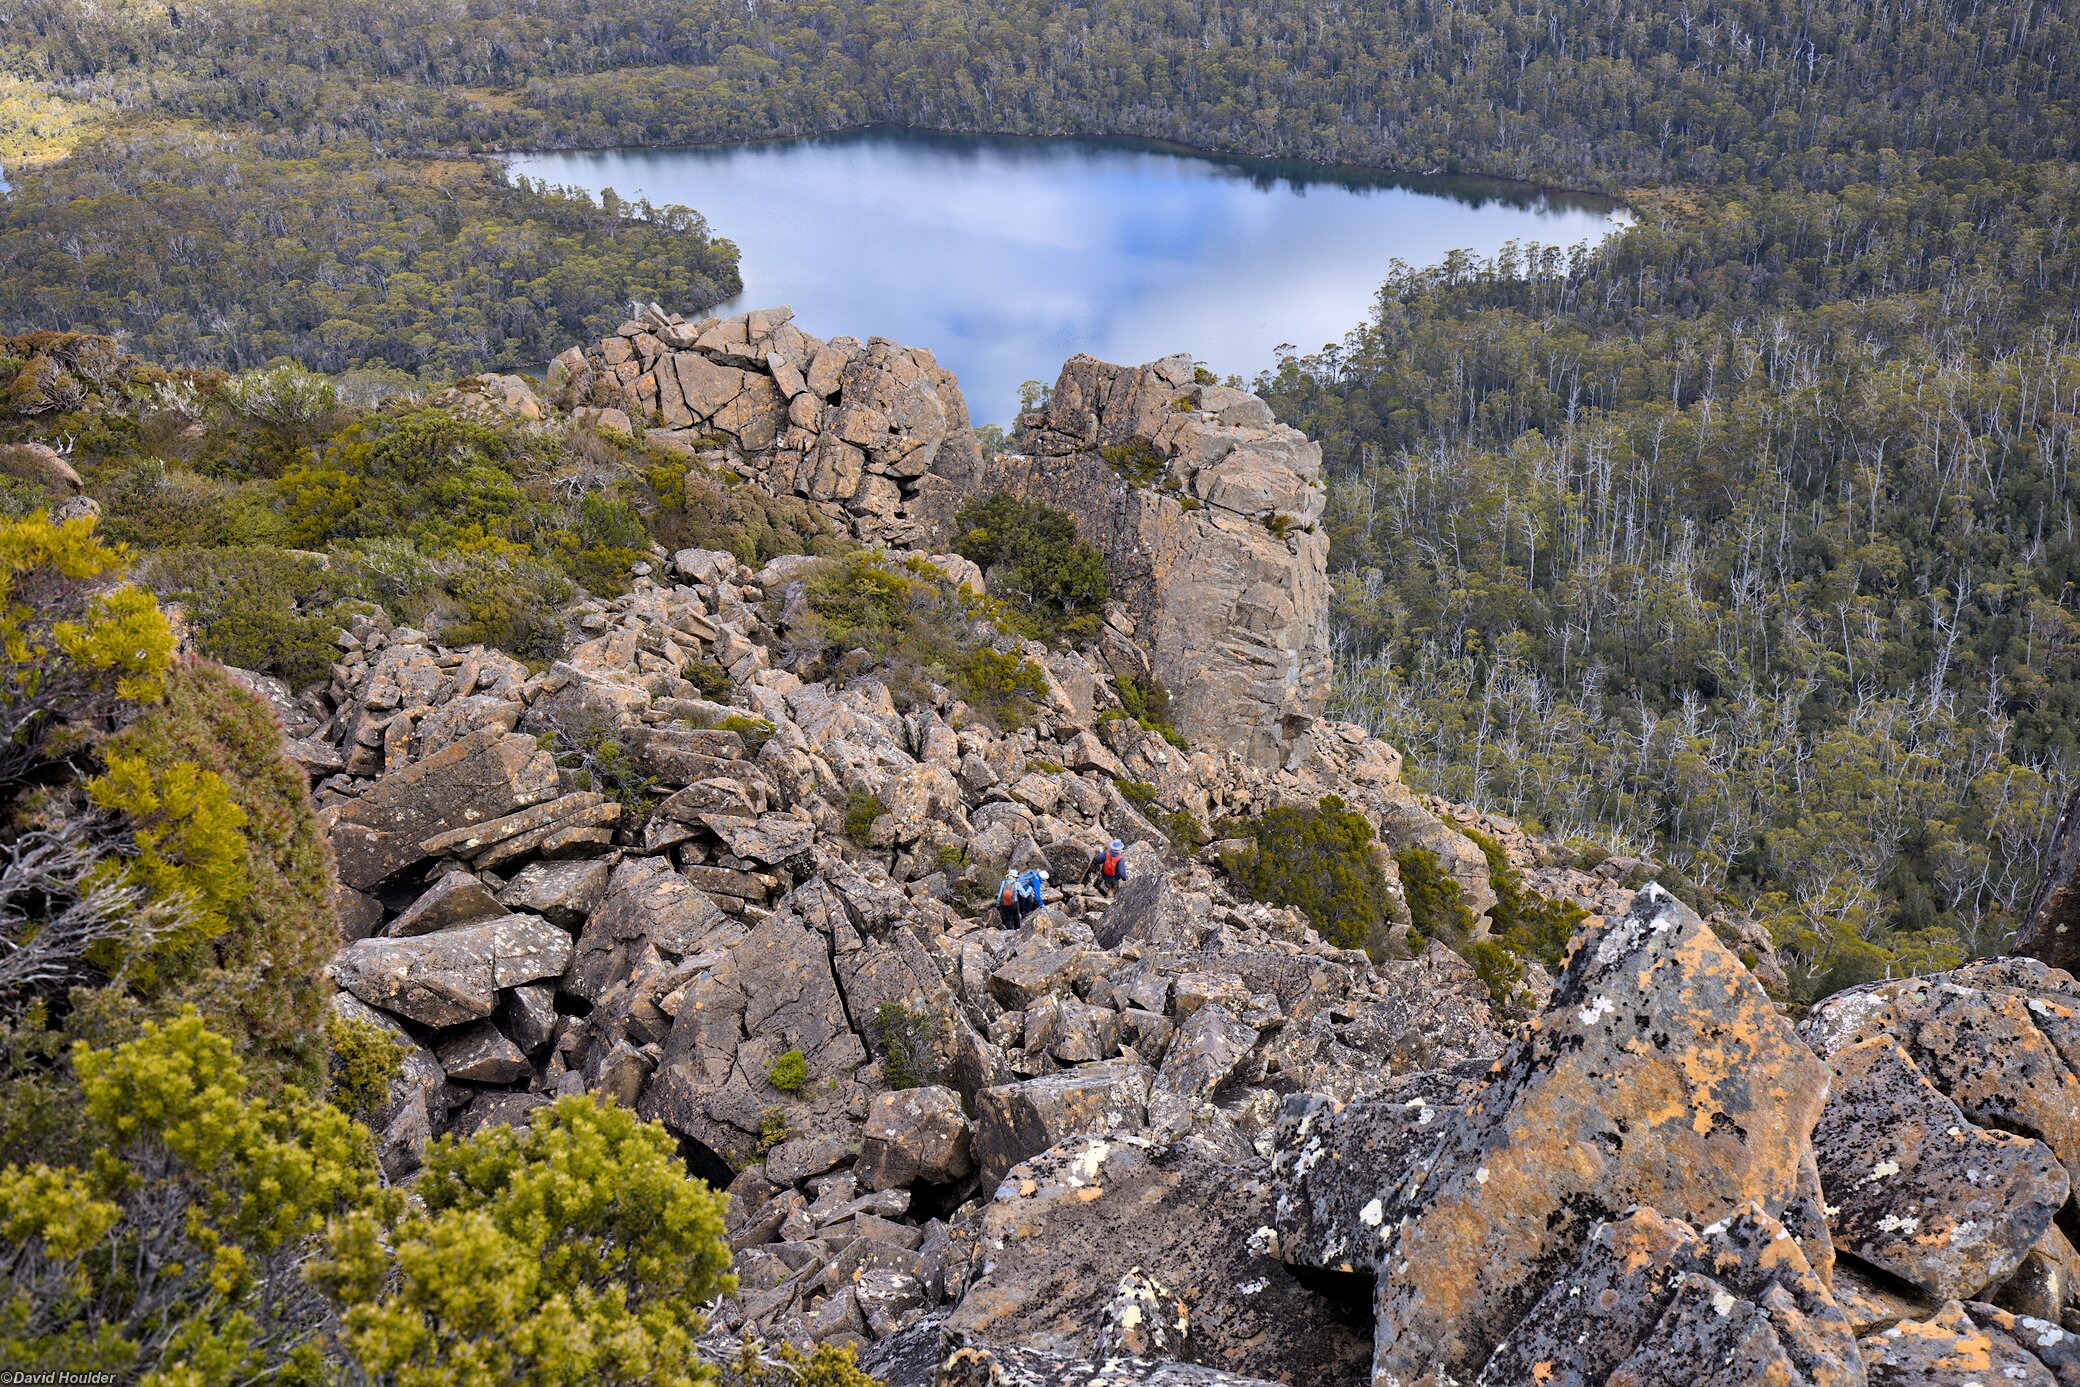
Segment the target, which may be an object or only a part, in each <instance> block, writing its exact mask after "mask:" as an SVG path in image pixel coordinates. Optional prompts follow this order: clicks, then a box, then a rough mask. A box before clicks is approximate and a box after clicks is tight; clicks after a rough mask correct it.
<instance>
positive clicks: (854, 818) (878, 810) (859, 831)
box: [844, 790, 888, 843]
mask: <svg viewBox="0 0 2080 1387" xmlns="http://www.w3.org/2000/svg"><path fill="white" fill-rule="evenodd" d="M887 812H888V806H887V805H885V804H883V803H882V802H881V797H880V796H879V795H870V794H868V793H867V792H866V791H864V790H854V791H853V792H852V794H851V796H850V797H849V798H847V799H846V801H845V821H844V828H845V836H846V837H847V838H850V839H851V840H852V841H853V842H855V843H864V842H866V841H867V835H868V834H869V833H871V832H873V830H874V821H875V820H876V819H878V818H880V817H881V816H882V815H883V814H886V813H887Z"/></svg>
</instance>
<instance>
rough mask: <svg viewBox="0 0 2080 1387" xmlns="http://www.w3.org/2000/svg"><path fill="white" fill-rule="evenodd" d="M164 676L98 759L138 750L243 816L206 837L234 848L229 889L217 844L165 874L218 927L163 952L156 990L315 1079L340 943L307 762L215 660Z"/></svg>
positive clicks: (275, 1062) (159, 776)
mask: <svg viewBox="0 0 2080 1387" xmlns="http://www.w3.org/2000/svg"><path fill="white" fill-rule="evenodd" d="M162 682H163V687H164V693H165V696H164V697H163V698H162V699H161V700H160V701H159V702H158V703H156V704H154V705H152V706H150V707H147V708H144V709H142V710H140V711H138V712H137V713H136V715H135V716H134V717H133V719H132V721H131V722H130V725H129V726H127V727H125V728H124V729H123V730H122V731H121V732H118V733H116V734H115V735H114V736H113V737H111V738H109V739H108V741H107V743H106V744H105V747H104V758H105V760H106V761H107V763H108V764H110V765H111V766H113V765H117V764H123V765H131V764H134V763H142V765H143V767H144V768H145V771H146V772H147V773H148V774H149V776H150V778H151V782H152V783H153V784H155V785H165V784H167V783H168V782H169V781H170V780H173V779H177V778H180V777H186V776H193V777H194V778H195V780H194V783H196V784H197V785H202V784H217V785H221V786H223V787H224V789H225V791H226V793H227V794H228V805H229V811H230V812H235V814H236V815H237V816H238V818H239V820H240V822H239V827H238V828H237V830H236V831H235V833H232V834H231V835H229V837H228V839H227V840H224V841H215V842H213V843H212V844H211V846H212V850H213V852H215V851H218V850H221V849H223V848H229V849H230V852H229V863H228V870H229V873H230V876H231V877H232V878H233V879H234V880H235V881H236V882H237V887H236V888H233V887H231V885H230V884H229V883H228V882H221V881H220V879H219V878H218V876H217V875H216V873H218V872H219V871H221V870H223V869H224V867H225V859H224V856H223V855H221V853H220V854H219V855H216V856H211V857H210V858H209V859H208V862H209V871H208V872H206V873H205V872H202V871H199V870H197V866H196V865H194V864H192V863H184V864H183V865H182V867H181V868H180V870H178V871H175V872H173V873H172V874H170V876H169V878H168V880H170V881H171V882H172V883H174V884H176V885H186V886H190V887H194V888H196V889H197V890H198V894H200V895H201V896H202V898H203V899H204V900H206V901H213V902H215V903H216V908H217V909H218V910H220V911H221V914H222V919H223V928H222V929H220V930H218V931H217V932H215V933H214V934H213V935H210V936H209V937H207V938H206V939H196V940H194V941H193V942H194V947H191V948H189V949H186V950H185V951H181V952H179V953H178V954H175V953H174V952H173V951H170V950H165V951H162V953H161V955H160V957H159V958H158V959H157V960H156V965H155V970H154V971H155V975H156V978H155V981H156V986H157V989H158V992H159V995H162V996H163V997H165V998H166V999H169V1000H171V1001H174V1002H180V1001H192V1002H194V1003H196V1004H197V1005H198V1006H200V1007H201V1008H202V1010H203V1013H204V1014H205V1015H206V1016H208V1017H210V1018H211V1019H212V1021H213V1022H214V1023H215V1024H216V1025H217V1026H218V1027H219V1029H221V1030H222V1031H223V1032H224V1033H225V1034H227V1035H231V1036H235V1037H238V1038H240V1039H241V1041H242V1042H244V1043H245V1044H247V1045H248V1046H249V1049H248V1054H247V1059H248V1062H249V1063H251V1064H252V1065H253V1066H254V1069H255V1073H256V1076H258V1077H260V1078H262V1079H263V1080H265V1079H269V1078H271V1077H272V1076H273V1075H275V1074H276V1073H277V1072H293V1073H295V1074H296V1075H297V1076H298V1077H300V1078H301V1079H302V1080H303V1081H304V1082H305V1083H306V1085H308V1086H310V1087H313V1088H315V1087H316V1086H317V1083H318V1080H319V1076H320V1072H321V1064H322V1059H323V1043H324V1026H323V1025H322V1019H323V1006H324V998H325V989H324V988H323V987H322V986H321V985H320V984H319V981H318V973H319V970H320V969H321V968H323V967H324V966H325V963H326V961H327V960H328V959H329V958H330V957H331V955H332V950H333V949H334V948H335V947H337V945H338V942H339V926H338V922H337V919H336V917H335V916H334V913H333V909H332V851H331V847H330V845H329V844H328V843H327V841H326V838H325V834H324V831H323V830H322V829H321V828H320V827H319V825H318V815H317V810H316V808H315V807H314V806H313V805H312V803H311V798H310V790H309V787H308V784H307V782H306V780H305V777H304V773H303V770H302V768H301V767H299V766H296V765H294V764H292V763H291V762H289V761H288V760H287V759H285V758H284V757H283V755H282V750H281V734H280V731H279V728H278V726H277V724H276V722H275V719H274V715H273V713H272V712H270V711H269V710H268V707H267V705H266V704H265V703H263V702H261V701H260V699H259V698H258V697H257V696H255V695H254V694H252V693H251V692H249V691H248V690H247V689H246V688H245V687H244V686H243V685H241V684H240V683H238V681H236V680H235V679H233V678H232V677H231V676H230V675H229V674H226V673H225V672H224V670H223V669H222V668H221V667H219V666H217V665H213V664H209V663H206V662H203V661H183V662H181V663H180V664H178V665H176V666H174V667H173V668H171V669H169V670H168V671H167V672H166V674H165V676H164V679H163V681H162ZM182 767H186V768H188V769H187V770H185V771H184V770H182V769H181V768H182ZM218 812H225V811H223V810H222V809H221V807H220V809H219V811H218ZM161 851H162V852H164V851H166V848H165V845H164V844H162V845H161ZM219 887H221V888H222V889H218V888H219Z"/></svg>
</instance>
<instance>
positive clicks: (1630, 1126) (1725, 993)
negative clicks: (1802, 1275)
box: [1374, 885, 1831, 1387]
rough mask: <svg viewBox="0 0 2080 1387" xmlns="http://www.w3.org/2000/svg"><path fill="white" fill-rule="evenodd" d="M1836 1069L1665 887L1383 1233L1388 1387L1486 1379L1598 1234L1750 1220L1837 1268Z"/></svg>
mask: <svg viewBox="0 0 2080 1387" xmlns="http://www.w3.org/2000/svg"><path fill="white" fill-rule="evenodd" d="M1827 1078H1828V1073H1827V1067H1826V1065H1825V1064H1823V1063H1822V1062H1821V1061H1820V1060H1819V1059H1818V1058H1817V1057H1816V1056H1815V1055H1814V1054H1813V1052H1812V1051H1811V1050H1809V1049H1808V1048H1807V1047H1806V1046H1805V1045H1804V1044H1802V1043H1801V1042H1800V1041H1799V1039H1798V1037H1797V1035H1795V1034H1794V1033H1793V1032H1792V1030H1791V1027H1790V1026H1789V1024H1788V1023H1786V1022H1785V1021H1784V1020H1783V1018H1782V1017H1781V1016H1779V1015H1778V1013H1777V1011H1776V1008H1775V1007H1774V1006H1773V1005H1772V1004H1771V1002H1770V1001H1769V999H1768V997H1767V996H1765V995H1764V993H1763V991H1762V987H1761V985H1760V984H1759V983H1757V982H1756V981H1755V979H1754V977H1753V976H1752V975H1751V974H1750V973H1749V972H1748V970H1747V969H1746V968H1744V967H1743V966H1742V965H1741V963H1740V961H1739V960H1738V959H1736V958H1734V957H1733V955H1731V954H1730V953H1728V952H1727V951H1726V949H1725V947H1724V946H1723V945H1722V944H1720V942H1719V941H1718V939H1717V938H1716V937H1715V936H1714V935H1713V934H1712V932H1711V930H1710V929H1709V928H1708V927H1706V925H1705V924H1704V922H1703V921H1702V920H1700V919H1699V918H1698V917H1697V915H1696V914H1695V913H1694V912H1693V911H1691V910H1689V909H1688V908H1687V907H1685V906H1684V905H1683V904H1682V903H1681V902H1680V901H1678V900H1676V899H1675V898H1674V897H1673V896H1671V895H1670V894H1669V893H1668V892H1666V891H1664V890H1662V889H1661V888H1660V887H1658V886H1652V885H1650V886H1648V887H1646V888H1644V889H1643V890H1641V891H1640V893H1639V894H1638V895H1637V896H1636V897H1635V898H1634V900H1633V904H1632V909H1631V911H1630V912H1629V913H1628V914H1627V915H1625V916H1624V917H1623V918H1621V919H1615V920H1610V921H1607V922H1604V923H1602V924H1601V926H1600V927H1598V928H1593V929H1591V930H1589V931H1588V932H1585V933H1584V934H1583V935H1582V936H1581V937H1580V938H1579V939H1578V940H1577V941H1576V943H1575V947H1574V951H1573V953H1572V954H1571V956H1570V957H1569V960H1568V963H1567V967H1566V969H1565V970H1564V971H1563V973H1562V974H1561V977H1560V980H1559V982H1558V984H1557V985H1556V986H1555V988H1554V992H1553V1000H1552V1005H1551V1006H1550V1007H1549V1008H1548V1009H1547V1011H1546V1012H1545V1013H1544V1014H1543V1015H1542V1016H1540V1017H1539V1019H1538V1024H1537V1025H1536V1026H1535V1027H1534V1028H1532V1029H1530V1030H1528V1031H1527V1032H1526V1033H1525V1034H1523V1035H1522V1036H1521V1037H1520V1038H1519V1039H1518V1040H1516V1041H1515V1042H1514V1043H1513V1044H1512V1045H1511V1046H1510V1048H1509V1049H1508V1050H1507V1051H1506V1052H1505V1053H1504V1055H1503V1057H1502V1058H1501V1059H1500V1060H1499V1061H1498V1062H1497V1065H1496V1073H1495V1076H1494V1078H1493V1079H1492V1080H1491V1081H1490V1082H1489V1083H1488V1085H1487V1086H1486V1087H1485V1088H1484V1089H1483V1090H1482V1091H1481V1092H1480V1093H1479V1094H1478V1095H1476V1096H1475V1097H1474V1098H1473V1100H1472V1102H1471V1104H1470V1107H1469V1109H1468V1112H1467V1114H1466V1116H1465V1117H1463V1118H1461V1119H1459V1120H1458V1121H1457V1122H1455V1123H1454V1124H1453V1126H1452V1128H1451V1129H1450V1130H1449V1131H1448V1132H1447V1134H1446V1135H1445V1137H1444V1138H1443V1140H1442V1141H1441V1142H1440V1144H1439V1146H1438V1148H1437V1151H1436V1154H1435V1156H1434V1157H1433V1159H1432V1162H1431V1164H1430V1166H1429V1168H1428V1169H1427V1170H1426V1171H1423V1172H1420V1179H1419V1180H1417V1181H1411V1182H1410V1184H1411V1188H1409V1189H1408V1190H1406V1191H1389V1190H1387V1189H1384V1188H1375V1190H1374V1193H1375V1194H1378V1195H1380V1196H1382V1197H1383V1198H1384V1197H1387V1196H1389V1195H1393V1194H1399V1195H1400V1196H1401V1197H1404V1198H1406V1199H1407V1201H1408V1203H1409V1205H1410V1208H1411V1211H1410V1212H1409V1213H1408V1214H1406V1215H1405V1216H1403V1217H1402V1218H1400V1219H1398V1220H1397V1221H1395V1222H1393V1223H1391V1224H1385V1225H1383V1226H1382V1227H1381V1228H1380V1229H1379V1231H1378V1234H1377V1236H1378V1238H1379V1240H1380V1242H1381V1244H1382V1248H1381V1253H1380V1259H1379V1266H1380V1267H1381V1274H1380V1277H1379V1282H1378V1286H1377V1290H1376V1295H1375V1302H1374V1303H1375V1319H1376V1335H1377V1357H1376V1360H1375V1374H1376V1375H1375V1382H1376V1383H1377V1384H1379V1387H1390V1385H1392V1384H1413V1383H1415V1382H1417V1381H1418V1380H1420V1379H1421V1378H1423V1377H1424V1375H1425V1374H1427V1373H1430V1372H1432V1371H1433V1370H1435V1369H1436V1368H1438V1367H1440V1366H1441V1367H1442V1368H1443V1369H1444V1370H1446V1371H1448V1372H1452V1373H1455V1374H1457V1375H1460V1376H1467V1377H1470V1376H1472V1375H1473V1374H1474V1373H1476V1372H1478V1371H1479V1370H1480V1367H1481V1365H1482V1364H1483V1363H1484V1362H1485V1361H1486V1360H1487V1357H1488V1355H1489V1353H1490V1352H1491V1351H1492V1350H1493V1348H1494V1346H1495V1344H1496V1342H1497V1340H1498V1338H1499V1337H1500V1336H1501V1334H1502V1333H1503V1332H1504V1331H1506V1330H1507V1329H1508V1327H1509V1326H1510V1325H1512V1324H1514V1323H1515V1322H1516V1321H1517V1320H1518V1319H1520V1318H1521V1317H1522V1316H1523V1315H1524V1313H1525V1312H1526V1311H1528V1310H1529V1309H1530V1307H1531V1306H1532V1304H1533V1303H1534V1302H1536V1301H1537V1299H1538V1298H1539V1297H1540V1296H1541V1295H1543V1294H1544V1292H1545V1290H1546V1288H1547V1287H1548V1286H1550V1285H1551V1284H1552V1281H1553V1278H1554V1277H1555V1276H1556V1275H1557V1274H1558V1273H1559V1272H1560V1271H1561V1270H1562V1269H1563V1268H1565V1267H1567V1266H1568V1265H1570V1264H1571V1263H1572V1262H1573V1261H1574V1260H1575V1258H1576V1257H1577V1255H1578V1254H1579V1252H1580V1249H1581V1247H1582V1244H1583V1242H1584V1240H1585V1239H1586V1238H1587V1237H1588V1236H1589V1233H1590V1231H1591V1229H1592V1228H1594V1227H1595V1226H1596V1224H1598V1223H1599V1222H1602V1221H1605V1220H1609V1219H1612V1218H1616V1217H1620V1216H1622V1215H1623V1213H1624V1212H1625V1211H1626V1210H1627V1209H1629V1208H1631V1207H1633V1206H1635V1205H1647V1206H1651V1207H1653V1208H1656V1209H1658V1210H1660V1211H1661V1212H1662V1213H1663V1214H1664V1215H1666V1216H1668V1217H1670V1218H1677V1219H1681V1220H1683V1221H1685V1222H1687V1223H1691V1224H1693V1225H1702V1224H1707V1223H1712V1222H1716V1221H1717V1220H1719V1219H1722V1218H1725V1217H1727V1216H1729V1215H1731V1214H1732V1213H1734V1212H1736V1211H1737V1210H1740V1209H1743V1208H1745V1207H1747V1206H1748V1205H1750V1204H1754V1205H1756V1206H1758V1207H1759V1208H1760V1209H1761V1211H1762V1212H1763V1213H1765V1214H1768V1215H1769V1216H1770V1217H1772V1218H1775V1219H1779V1220H1781V1221H1783V1222H1785V1223H1786V1224H1787V1225H1790V1226H1793V1227H1794V1229H1795V1231H1797V1232H1798V1233H1799V1234H1800V1235H1801V1236H1802V1237H1804V1238H1805V1239H1807V1248H1808V1252H1807V1255H1808V1260H1820V1261H1821V1262H1822V1264H1823V1265H1825V1263H1826V1259H1827V1258H1829V1256H1830V1255H1831V1254H1830V1250H1829V1248H1828V1245H1827V1242H1826V1236H1825V1229H1824V1225H1822V1224H1821V1223H1820V1222H1819V1219H1818V1210H1817V1208H1816V1207H1815V1205H1816V1204H1817V1195H1818V1188H1817V1185H1818V1181H1817V1177H1816V1176H1815V1174H1814V1171H1813V1158H1812V1150H1811V1146H1810V1137H1811V1134H1812V1130H1813V1124H1814V1123H1815V1121H1816V1120H1817V1119H1818V1118H1819V1115H1820V1109H1821V1106H1822V1104H1823V1103H1824V1102H1825V1100H1826V1096H1827Z"/></svg>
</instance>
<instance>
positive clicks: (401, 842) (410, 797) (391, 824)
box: [323, 725, 557, 891]
mask: <svg viewBox="0 0 2080 1387" xmlns="http://www.w3.org/2000/svg"><path fill="white" fill-rule="evenodd" d="M556 792H557V782H556V763H555V761H554V760H552V759H551V758H550V756H549V753H548V752H546V751H544V750H542V749H541V747H540V746H538V745H536V743H535V740H534V738H532V737H526V736H520V735H517V734H513V733H509V732H507V731H506V730H505V729H503V728H501V727H498V726H495V725H494V726H491V727H485V728H480V729H478V730H477V731H475V732H472V733H470V734H469V735H468V736H466V737H463V738H462V739H461V740H460V741H456V742H453V743H450V744H449V745H447V746H445V747H442V748H441V749H440V750H439V751H436V752H434V753H433V754H432V755H431V756H428V757H426V758H424V759H423V760H420V761H415V762H413V763H412V764H411V765H409V766H406V767H404V768H403V769H402V770H397V771H392V772H391V773H390V774H389V775H386V776H384V777H382V778H381V779H380V780H378V781H376V782H375V783H374V784H373V785H371V786H370V787H369V788H368V791H367V793H365V794H363V795H362V796H361V797H360V798H359V799H351V800H347V801H346V802H345V803H343V804H339V805H336V806H334V807H332V808H330V809H327V810H326V811H325V812H324V815H323V819H324V822H325V826H326V828H327V830H328V832H329V833H330V835H331V838H332V853H333V856H334V858H335V859H336V860H337V862H338V865H339V879H340V880H341V881H342V882H344V883H345V884H346V885H348V886H350V887H352V888H353V889H355V890H357V891H366V890H368V889H369V888H370V887H372V886H376V885H378V884H380V883H381V882H383V881H386V880H388V879H389V878H390V877H392V876H395V875H396V874H397V873H398V872H400V871H402V870H404V869H405V868H406V867H410V866H412V865H414V864H416V863H419V862H423V861H425V860H426V859H427V858H428V857H430V856H432V855H433V854H432V853H431V852H429V851H428V850H427V849H425V848H423V847H421V846H420V845H421V843H423V842H424V841H425V840H427V839H429V838H435V837H438V836H439V835H441V834H444V833H450V832H453V831H457V830H461V829H465V828H468V827H469V826H471V825H474V824H479V823H483V822H486V821H488V820H493V819H498V818H501V817H503V816H506V815H510V814H513V813H516V812H518V811H519V810H521V809H524V808H526V807H527V806H529V805H533V804H538V803H541V802H542V801H544V800H549V799H554V798H555V797H556Z"/></svg>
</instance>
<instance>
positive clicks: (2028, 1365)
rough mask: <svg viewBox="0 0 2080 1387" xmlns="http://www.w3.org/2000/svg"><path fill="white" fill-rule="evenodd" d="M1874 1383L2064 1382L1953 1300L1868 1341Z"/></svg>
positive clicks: (1890, 1386) (1974, 1385)
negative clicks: (1923, 1317)
mask: <svg viewBox="0 0 2080 1387" xmlns="http://www.w3.org/2000/svg"><path fill="white" fill-rule="evenodd" d="M1862 1348H1863V1361H1864V1365H1865V1367H1866V1369H1867V1370H1868V1372H1869V1380H1870V1387H1996V1384H1998V1387H2010V1385H2011V1384H2012V1387H2058V1381H2057V1379H2056V1378H2054V1377H2053V1376H2052V1375H2051V1370H2050V1369H2049V1368H2046V1367H2045V1366H2044V1365H2043V1364H2042V1363H2041V1362H2039V1361H2038V1360H2037V1359H2036V1357H2035V1356H2034V1355H2033V1354H2031V1353H2030V1352H2029V1351H2028V1350H2026V1349H2024V1348H2023V1347H2022V1346H2021V1345H2020V1344H2018V1343H2017V1342H2016V1341H2015V1340H2014V1339H2011V1338H2010V1337H2008V1335H2007V1334H2006V1333H2004V1332H2002V1331H2001V1330H1999V1329H1991V1330H1989V1329H1986V1328H1983V1327H1981V1326H1980V1325H1977V1324H1975V1323H1973V1321H1972V1317H1971V1316H1970V1315H1969V1314H1967V1313H1966V1311H1965V1308H1964V1306H1962V1305H1960V1304H1959V1303H1958V1302H1956V1301H1954V1300H1952V1301H1947V1302H1945V1303H1944V1305H1943V1308H1942V1309H1941V1310H1939V1311H1937V1312H1936V1314H1935V1316H1934V1317H1933V1318H1931V1319H1926V1320H1905V1321H1902V1322H1901V1323H1899V1324H1896V1325H1894V1326H1892V1328H1890V1329H1887V1330H1885V1331H1884V1332H1883V1333H1879V1334H1873V1335H1870V1336H1869V1337H1868V1338H1866V1339H1864V1340H1863V1341H1862Z"/></svg>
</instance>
